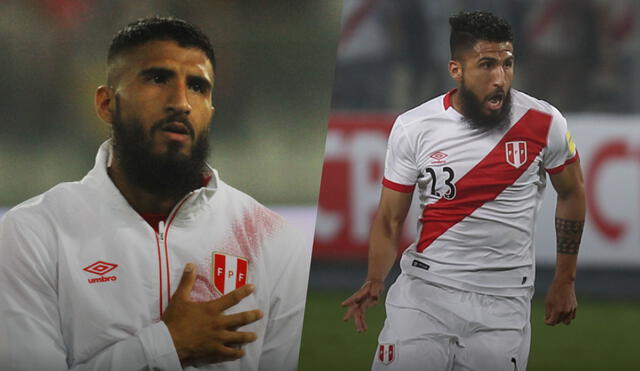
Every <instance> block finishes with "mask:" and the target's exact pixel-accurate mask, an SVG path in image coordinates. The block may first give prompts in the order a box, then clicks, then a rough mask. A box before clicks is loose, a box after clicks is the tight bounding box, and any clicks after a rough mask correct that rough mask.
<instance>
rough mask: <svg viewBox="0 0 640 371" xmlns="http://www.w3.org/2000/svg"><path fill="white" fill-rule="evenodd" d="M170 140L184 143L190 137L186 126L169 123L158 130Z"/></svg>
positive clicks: (175, 122) (174, 122) (177, 122)
mask: <svg viewBox="0 0 640 371" xmlns="http://www.w3.org/2000/svg"><path fill="white" fill-rule="evenodd" d="M160 130H161V131H162V132H163V133H165V135H166V136H167V137H168V138H169V139H171V140H178V141H184V140H187V139H188V138H191V137H192V134H191V130H189V127H188V126H187V124H185V123H183V122H180V121H171V122H169V123H167V124H165V125H163V126H162V128H161V129H160Z"/></svg>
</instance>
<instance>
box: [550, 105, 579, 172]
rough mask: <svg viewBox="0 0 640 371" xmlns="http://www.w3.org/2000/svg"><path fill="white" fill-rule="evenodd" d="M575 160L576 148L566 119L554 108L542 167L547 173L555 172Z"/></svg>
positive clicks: (576, 156)
mask: <svg viewBox="0 0 640 371" xmlns="http://www.w3.org/2000/svg"><path fill="white" fill-rule="evenodd" d="M576 160H578V150H577V148H576V144H575V142H574V141H573V136H572V135H571V132H570V131H569V129H568V127H567V120H566V119H565V118H564V117H563V116H562V114H561V113H560V112H559V111H558V110H557V109H555V108H554V109H553V120H552V121H551V128H550V129H549V136H548V138H547V150H546V151H545V153H544V157H543V165H544V168H545V170H546V171H547V172H548V173H549V174H556V173H559V172H561V171H562V170H563V169H564V167H565V166H567V165H569V164H570V163H572V162H574V161H576Z"/></svg>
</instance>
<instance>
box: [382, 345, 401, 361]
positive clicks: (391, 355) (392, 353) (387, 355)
mask: <svg viewBox="0 0 640 371" xmlns="http://www.w3.org/2000/svg"><path fill="white" fill-rule="evenodd" d="M396 356H397V351H396V345H395V344H380V345H378V360H380V362H382V363H383V364H385V365H388V364H389V363H391V362H393V361H394V360H395V359H396Z"/></svg>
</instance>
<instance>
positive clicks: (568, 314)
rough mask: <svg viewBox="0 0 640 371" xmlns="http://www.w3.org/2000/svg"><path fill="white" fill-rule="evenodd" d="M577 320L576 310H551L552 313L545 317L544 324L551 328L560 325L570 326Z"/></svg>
mask: <svg viewBox="0 0 640 371" xmlns="http://www.w3.org/2000/svg"><path fill="white" fill-rule="evenodd" d="M574 318H576V309H573V310H556V309H553V308H551V309H550V313H549V314H548V315H545V318H544V323H545V324H547V325H549V326H555V325H557V324H558V323H564V324H565V325H568V324H570V323H571V321H573V319H574Z"/></svg>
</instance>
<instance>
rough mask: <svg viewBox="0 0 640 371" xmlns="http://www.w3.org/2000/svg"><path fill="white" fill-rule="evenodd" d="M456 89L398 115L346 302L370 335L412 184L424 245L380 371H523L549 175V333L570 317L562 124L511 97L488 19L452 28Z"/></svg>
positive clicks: (576, 181)
mask: <svg viewBox="0 0 640 371" xmlns="http://www.w3.org/2000/svg"><path fill="white" fill-rule="evenodd" d="M449 23H450V25H451V41H450V43H451V55H452V60H451V61H450V62H449V73H450V75H451V77H452V78H453V79H454V80H455V81H456V83H457V89H453V90H451V91H450V92H448V93H447V94H444V95H442V96H439V97H437V98H435V99H432V100H430V101H428V102H426V103H424V104H422V105H420V106H418V107H416V108H414V109H412V110H409V111H408V112H405V113H403V114H402V115H400V116H399V117H398V118H397V120H396V122H395V124H394V126H393V129H392V131H391V134H390V137H389V144H388V148H387V156H386V164H385V171H384V180H383V185H384V187H383V190H382V196H381V199H380V205H379V208H378V211H377V214H376V216H375V219H374V222H373V226H372V229H371V237H370V245H369V270H368V276H367V280H366V282H365V284H364V285H363V286H362V288H360V289H359V290H358V291H357V292H356V293H355V294H354V295H353V296H351V297H350V298H349V299H347V300H346V301H345V302H343V306H346V307H348V310H347V313H346V315H345V318H344V319H345V320H349V319H353V320H354V321H355V325H356V329H357V330H358V331H364V330H366V328H367V325H366V322H365V319H364V312H365V311H366V309H367V308H369V307H370V306H371V305H374V304H376V303H377V301H378V299H379V297H380V295H381V294H382V291H383V289H384V279H385V277H386V276H387V274H388V272H389V270H390V268H391V266H392V265H393V263H394V261H395V258H396V255H397V251H398V239H399V236H400V231H401V227H402V224H403V222H404V220H405V217H406V215H407V211H408V209H409V205H410V203H411V198H412V193H413V190H414V187H415V185H416V184H417V185H418V192H419V198H420V206H421V207H422V215H421V217H420V219H419V233H418V238H417V239H416V241H415V242H414V243H413V244H412V245H411V246H409V248H408V249H407V250H406V251H405V252H404V254H403V256H402V259H401V261H400V266H401V268H402V274H401V275H400V276H399V277H398V279H397V280H396V282H395V283H394V284H393V285H392V286H391V288H390V289H389V293H388V295H387V299H386V311H387V319H386V321H385V325H384V328H383V330H382V332H381V333H380V336H379V338H378V340H379V345H378V348H377V350H376V352H375V358H374V362H373V369H374V370H403V371H412V370H432V371H433V370H480V371H500V370H524V369H526V365H527V357H528V353H529V343H530V324H529V314H530V299H531V296H532V293H533V281H534V262H535V259H534V253H533V246H532V236H533V230H534V224H535V216H536V213H537V211H538V208H539V205H540V200H541V198H542V192H543V190H544V187H545V183H546V174H545V173H549V175H550V178H551V183H552V185H553V187H554V188H555V190H556V191H557V194H558V200H557V210H556V232H557V242H558V243H557V253H558V254H557V265H556V272H555V277H554V280H553V283H552V284H551V287H550V288H549V291H548V294H547V297H546V300H545V307H546V313H545V319H544V320H545V323H547V324H548V325H555V324H558V323H565V324H569V323H570V322H571V321H572V320H573V319H574V318H575V315H576V307H577V302H576V296H575V290H574V281H575V275H576V258H577V253H578V247H579V244H580V237H581V234H582V228H583V224H584V212H585V200H584V187H583V181H582V174H581V171H580V166H579V161H578V153H577V152H576V149H575V145H574V143H573V140H572V138H571V134H570V133H569V131H568V129H567V124H566V120H565V119H564V117H563V116H562V115H561V114H560V112H559V111H558V110H557V109H555V108H554V107H553V106H551V105H550V104H549V103H547V102H544V101H541V100H538V99H535V98H533V97H530V96H528V95H526V94H524V93H522V92H519V91H516V90H514V89H511V83H512V79H513V70H514V55H513V36H512V33H511V28H510V26H509V25H508V24H507V23H506V22H505V21H504V20H502V19H500V18H498V17H496V16H494V15H492V14H490V13H486V12H472V13H460V14H457V15H455V16H453V17H451V18H450V21H449Z"/></svg>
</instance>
